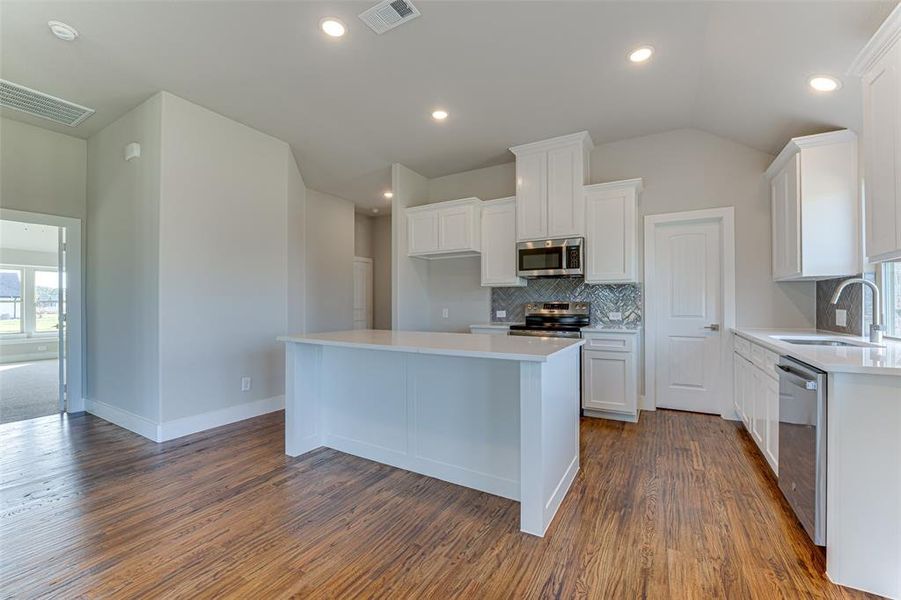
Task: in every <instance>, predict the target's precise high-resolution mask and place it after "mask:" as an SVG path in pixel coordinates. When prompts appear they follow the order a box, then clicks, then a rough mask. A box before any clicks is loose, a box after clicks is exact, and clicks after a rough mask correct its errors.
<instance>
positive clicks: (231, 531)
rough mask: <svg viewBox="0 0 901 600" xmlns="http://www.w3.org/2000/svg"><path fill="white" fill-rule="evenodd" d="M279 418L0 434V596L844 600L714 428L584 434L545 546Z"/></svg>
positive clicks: (456, 497) (88, 420)
mask: <svg viewBox="0 0 901 600" xmlns="http://www.w3.org/2000/svg"><path fill="white" fill-rule="evenodd" d="M283 427H284V415H283V413H274V414H271V415H266V416H264V417H259V418H256V419H252V420H249V421H244V422H242V423H237V424H234V425H230V426H227V427H223V428H220V429H217V430H213V431H210V432H204V433H201V434H197V435H193V436H189V437H186V438H182V439H179V440H174V441H172V442H167V443H164V444H154V443H152V442H149V441H146V440H144V439H143V438H140V437H139V436H137V435H135V434H132V433H130V432H128V431H125V430H123V429H120V428H118V427H116V426H114V425H111V424H109V423H106V422H105V421H102V420H100V419H98V418H96V417H93V416H90V415H87V416H83V417H74V418H70V419H66V418H65V417H61V418H59V417H46V418H42V419H35V420H32V421H29V422H25V423H24V424H10V425H3V426H2V427H0V444H2V453H0V467H2V470H0V476H2V481H0V501H2V506H0V596H2V597H4V598H6V597H10V598H48V597H50V598H80V597H84V598H187V597H190V598H229V597H231V598H282V597H295V598H355V597H365V598H369V597H377V598H575V597H589V598H630V599H631V598H677V599H678V598H730V599H734V598H766V599H768V600H769V599H772V598H851V597H861V598H863V597H868V596H866V595H865V594H861V593H858V592H854V591H852V590H848V589H844V588H839V587H837V586H834V585H832V584H830V583H829V581H828V580H827V579H826V577H825V575H824V574H823V571H824V557H823V553H822V551H820V550H819V549H817V548H816V547H814V546H813V545H812V544H810V542H809V541H808V540H807V538H806V536H805V534H804V532H803V530H802V529H801V527H800V525H798V524H797V523H796V522H795V520H794V518H793V516H792V515H791V513H790V511H789V509H788V506H787V505H786V504H785V502H784V501H783V500H782V498H781V496H780V494H779V490H778V488H777V487H776V485H775V479H774V478H773V477H771V476H770V474H769V472H768V470H767V466H766V465H765V463H764V461H763V459H762V458H760V457H759V456H758V455H757V453H756V450H755V448H754V444H753V442H752V441H751V439H750V438H749V437H748V436H747V435H746V434H745V433H744V432H743V431H741V430H740V429H739V427H738V426H736V425H735V424H733V423H730V422H727V421H723V420H722V419H720V418H718V417H712V416H705V415H695V414H688V413H678V412H671V411H658V412H656V413H643V414H642V416H641V422H640V423H639V424H637V425H634V424H624V423H617V422H612V421H602V420H594V419H584V420H583V421H582V426H581V428H582V469H581V471H580V473H579V476H578V478H577V479H576V481H575V483H574V484H573V489H572V491H571V492H570V494H569V496H568V497H567V498H566V500H565V501H564V503H563V505H562V507H561V509H560V512H559V513H558V514H557V517H556V519H555V521H554V523H553V524H552V525H551V528H550V530H549V531H548V533H547V536H546V537H545V538H544V539H539V538H534V537H530V536H527V535H524V534H521V533H520V532H519V530H518V518H519V505H518V504H517V503H515V502H511V501H509V500H504V499H502V498H498V497H495V496H490V495H488V494H482V493H479V492H476V491H473V490H468V489H465V488H461V487H458V486H455V485H451V484H448V483H444V482H441V481H437V480H434V479H430V478H428V477H423V476H421V475H416V474H413V473H408V472H406V471H401V470H398V469H393V468H391V467H387V466H383V465H379V464H376V463H372V462H369V461H366V460H363V459H359V458H355V457H352V456H348V455H345V454H341V453H338V452H335V451H332V450H325V449H323V450H318V451H315V452H313V453H311V454H309V455H307V456H305V457H300V458H296V459H295V458H289V457H286V456H285V455H284V454H283V452H284V442H283Z"/></svg>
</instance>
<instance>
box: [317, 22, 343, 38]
mask: <svg viewBox="0 0 901 600" xmlns="http://www.w3.org/2000/svg"><path fill="white" fill-rule="evenodd" d="M319 29H321V30H322V31H323V33H325V35H327V36H329V37H333V38H339V37H342V36H343V35H344V34H345V33H347V26H346V25H345V24H344V21H342V20H341V19H336V18H335V17H326V18H324V19H322V20H321V21H319Z"/></svg>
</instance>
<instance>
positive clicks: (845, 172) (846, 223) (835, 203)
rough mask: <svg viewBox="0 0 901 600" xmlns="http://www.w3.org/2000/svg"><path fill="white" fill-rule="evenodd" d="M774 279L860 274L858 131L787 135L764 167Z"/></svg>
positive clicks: (791, 279) (825, 277)
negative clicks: (770, 224) (789, 139)
mask: <svg viewBox="0 0 901 600" xmlns="http://www.w3.org/2000/svg"><path fill="white" fill-rule="evenodd" d="M767 177H768V178H769V181H770V197H771V198H770V199H771V203H772V222H773V279H774V280H775V281H801V280H816V279H831V278H834V277H843V276H846V275H854V274H856V273H860V270H861V268H862V261H861V257H860V235H859V231H860V226H859V223H860V218H859V214H860V202H859V194H858V189H859V182H858V175H857V136H856V135H855V134H854V133H852V132H850V131H847V130H842V131H834V132H830V133H823V134H819V135H809V136H805V137H799V138H794V139H792V140H791V141H790V142H789V143H788V145H787V146H786V147H785V148H784V149H783V150H782V152H780V153H779V156H777V157H776V160H774V161H773V164H771V165H770V167H769V168H768V169H767Z"/></svg>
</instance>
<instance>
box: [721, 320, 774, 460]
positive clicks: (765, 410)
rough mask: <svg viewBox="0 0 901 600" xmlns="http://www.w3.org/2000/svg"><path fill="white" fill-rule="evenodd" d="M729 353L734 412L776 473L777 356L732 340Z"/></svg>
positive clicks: (750, 343)
mask: <svg viewBox="0 0 901 600" xmlns="http://www.w3.org/2000/svg"><path fill="white" fill-rule="evenodd" d="M733 345H734V352H733V354H732V364H733V378H734V393H735V411H736V413H737V414H738V416H739V417H740V418H741V421H742V423H743V424H744V427H745V429H746V430H747V431H748V433H749V434H750V435H751V438H752V439H753V440H754V443H755V444H757V448H758V449H759V450H760V453H761V454H762V455H763V457H764V459H766V461H767V464H769V465H770V468H771V469H772V470H773V473H776V474H777V475H778V473H779V378H778V376H777V375H776V371H775V368H774V365H775V364H776V362H777V360H778V356H777V355H776V354H775V353H774V352H772V351H770V350H768V349H766V348H764V347H762V346H759V345H757V344H755V343H753V342H750V341H748V340H746V339H744V338H741V337H739V336H735V337H734V341H733Z"/></svg>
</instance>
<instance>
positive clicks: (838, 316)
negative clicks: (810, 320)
mask: <svg viewBox="0 0 901 600" xmlns="http://www.w3.org/2000/svg"><path fill="white" fill-rule="evenodd" d="M835 324H836V325H837V326H839V327H847V326H848V311H846V310H845V309H843V308H836V309H835Z"/></svg>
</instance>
